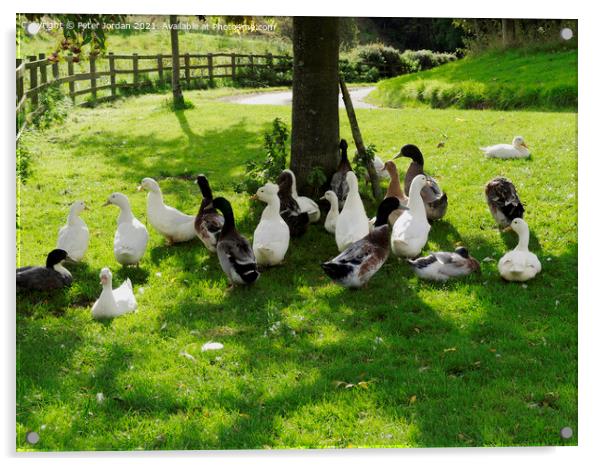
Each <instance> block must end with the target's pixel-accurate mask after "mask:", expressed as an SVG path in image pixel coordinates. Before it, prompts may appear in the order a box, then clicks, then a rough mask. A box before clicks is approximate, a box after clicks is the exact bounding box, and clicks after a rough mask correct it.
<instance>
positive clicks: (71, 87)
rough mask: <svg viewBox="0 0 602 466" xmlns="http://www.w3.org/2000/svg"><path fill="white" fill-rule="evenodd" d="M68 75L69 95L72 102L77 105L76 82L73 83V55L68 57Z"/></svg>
mask: <svg viewBox="0 0 602 466" xmlns="http://www.w3.org/2000/svg"><path fill="white" fill-rule="evenodd" d="M67 75H68V76H69V78H70V81H69V95H70V96H71V100H72V101H73V103H75V95H74V93H75V81H73V55H72V54H69V56H68V57H67Z"/></svg>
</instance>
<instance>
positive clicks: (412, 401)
mask: <svg viewBox="0 0 602 466" xmlns="http://www.w3.org/2000/svg"><path fill="white" fill-rule="evenodd" d="M414 403H416V395H412V396H411V397H410V404H411V405H413V404H414Z"/></svg>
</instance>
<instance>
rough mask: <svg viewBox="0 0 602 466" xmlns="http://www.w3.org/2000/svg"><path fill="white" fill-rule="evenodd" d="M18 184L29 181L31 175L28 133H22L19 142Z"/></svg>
mask: <svg viewBox="0 0 602 466" xmlns="http://www.w3.org/2000/svg"><path fill="white" fill-rule="evenodd" d="M16 167H17V184H25V183H27V178H29V177H30V176H31V152H30V151H29V148H28V146H27V142H26V134H25V133H24V134H22V135H21V138H20V139H19V141H18V142H17V165H16Z"/></svg>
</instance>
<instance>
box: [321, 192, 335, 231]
mask: <svg viewBox="0 0 602 466" xmlns="http://www.w3.org/2000/svg"><path fill="white" fill-rule="evenodd" d="M320 199H321V200H322V199H325V200H327V201H328V202H330V209H329V210H328V214H327V215H326V220H324V228H325V229H326V231H327V232H328V233H332V234H333V235H334V234H335V231H336V229H337V220H338V219H339V198H338V197H337V195H336V194H335V192H334V191H326V192H325V193H324V196H322V197H321V198H320Z"/></svg>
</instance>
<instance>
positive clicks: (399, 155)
mask: <svg viewBox="0 0 602 466" xmlns="http://www.w3.org/2000/svg"><path fill="white" fill-rule="evenodd" d="M400 157H403V154H402V153H401V151H399V152H398V153H397V154H396V155H395V157H393V158H392V159H391V160H395V159H398V158H400Z"/></svg>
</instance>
